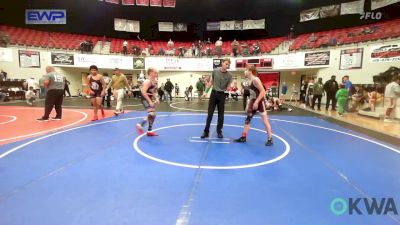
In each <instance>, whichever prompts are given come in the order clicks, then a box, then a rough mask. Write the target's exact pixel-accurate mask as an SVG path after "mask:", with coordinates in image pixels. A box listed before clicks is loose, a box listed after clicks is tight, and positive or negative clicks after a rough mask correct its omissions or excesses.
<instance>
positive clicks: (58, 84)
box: [37, 66, 65, 122]
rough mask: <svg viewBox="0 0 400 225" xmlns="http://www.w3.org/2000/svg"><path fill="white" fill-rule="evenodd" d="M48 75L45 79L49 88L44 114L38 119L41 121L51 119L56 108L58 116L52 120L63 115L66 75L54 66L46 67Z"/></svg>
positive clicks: (45, 84)
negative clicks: (61, 73) (59, 72)
mask: <svg viewBox="0 0 400 225" xmlns="http://www.w3.org/2000/svg"><path fill="white" fill-rule="evenodd" d="M46 73H47V74H46V76H45V78H44V81H43V85H44V87H45V88H47V90H48V91H47V95H46V100H45V102H44V105H45V108H44V115H43V116H42V117H41V118H39V119H37V121H39V122H45V121H49V115H50V113H51V111H52V110H53V107H55V109H56V116H55V117H53V118H51V119H52V120H61V117H62V108H61V105H62V102H63V99H64V85H65V83H64V76H63V75H60V74H58V73H57V72H56V71H55V70H54V67H51V66H47V67H46Z"/></svg>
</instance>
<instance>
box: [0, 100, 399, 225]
mask: <svg viewBox="0 0 400 225" xmlns="http://www.w3.org/2000/svg"><path fill="white" fill-rule="evenodd" d="M125 104H126V105H127V107H126V113H125V114H122V115H120V116H117V117H114V116H112V112H113V111H112V110H109V111H107V113H106V114H107V118H105V119H103V120H99V121H96V122H90V118H91V116H92V111H91V110H90V104H89V101H88V100H87V99H78V98H67V99H66V100H65V101H64V106H65V107H64V111H63V119H62V120H61V121H49V122H42V123H40V122H37V121H36V120H35V119H36V118H39V117H40V116H41V114H42V113H43V102H42V101H38V102H36V103H35V105H34V106H33V107H31V106H29V107H28V106H26V104H25V103H24V102H15V103H8V104H2V105H0V128H1V132H0V224H5V225H14V224H41V225H46V224H49V225H50V224H110V225H111V224H140V225H146V224H149V225H158V224H159V225H169V224H171V225H173V224H179V225H186V224H191V225H217V224H227V225H236V224H237V225H241V224H249V225H264V224H265V225H268V224H275V225H280V224H282V225H288V224H318V225H324V224H335V225H337V224H359V225H365V224H371V225H372V224H385V225H391V224H400V217H399V215H398V214H396V213H393V212H388V213H387V214H386V215H383V213H382V215H380V214H379V213H373V214H372V215H368V213H367V209H366V208H365V206H364V204H361V203H360V204H359V205H358V207H359V209H360V210H361V211H362V213H363V214H362V215H358V214H356V215H350V214H349V213H350V212H349V210H347V211H346V212H344V211H345V210H346V208H344V207H345V204H342V205H341V204H331V203H333V202H334V199H337V198H342V199H350V198H352V199H354V198H368V199H372V198H375V199H378V200H380V199H382V198H386V199H387V198H394V199H395V201H396V203H398V206H397V209H399V206H400V201H399V198H398V197H399V196H398V193H399V190H400V182H399V181H400V180H399V177H400V142H399V138H397V137H395V136H394V135H388V134H385V133H381V132H377V131H376V130H374V129H365V128H362V127H360V126H355V125H353V124H349V123H346V122H344V121H340V120H337V119H335V118H333V117H330V116H327V115H323V114H316V113H314V112H309V111H306V110H303V109H299V108H294V110H293V111H292V112H288V111H284V112H269V113H268V117H269V120H270V123H271V126H272V129H273V135H274V137H273V138H274V145H273V146H265V145H264V143H265V141H266V133H265V130H264V127H263V124H262V123H261V120H260V118H259V117H257V116H256V117H255V118H254V119H253V121H252V129H251V131H250V132H249V136H248V141H247V143H244V144H242V143H233V142H232V139H234V138H238V137H239V136H240V135H241V131H242V128H243V123H244V118H245V115H244V113H243V111H242V107H243V106H242V102H235V101H228V102H227V103H226V114H225V123H224V130H223V131H224V139H217V138H216V134H215V124H214V125H213V127H212V129H211V130H210V131H211V137H210V138H209V139H206V140H201V139H200V138H199V136H200V135H201V133H202V131H203V129H204V124H205V120H206V114H205V110H207V101H200V102H198V101H197V100H195V101H193V102H185V101H182V100H174V102H173V103H172V104H171V105H168V104H166V103H161V105H160V106H159V107H157V118H156V122H155V124H154V130H155V131H156V132H157V133H158V134H159V136H157V137H147V136H145V135H138V134H137V133H136V130H135V124H136V123H137V122H138V121H140V120H141V119H142V118H143V117H144V116H145V115H146V112H145V111H143V108H142V106H141V104H140V102H139V100H136V99H127V101H126V102H125ZM216 119H217V115H214V120H213V123H214V122H215V121H216ZM347 206H348V205H347ZM342 209H344V211H343V212H344V213H340V214H341V215H337V214H338V213H337V212H340V211H342Z"/></svg>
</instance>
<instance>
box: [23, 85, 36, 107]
mask: <svg viewBox="0 0 400 225" xmlns="http://www.w3.org/2000/svg"><path fill="white" fill-rule="evenodd" d="M25 99H26V103H27V104H28V105H32V104H33V102H34V101H35V100H36V94H35V92H34V91H33V87H30V88H29V90H28V91H27V92H26V93H25Z"/></svg>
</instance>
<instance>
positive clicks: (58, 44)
mask: <svg viewBox="0 0 400 225" xmlns="http://www.w3.org/2000/svg"><path fill="white" fill-rule="evenodd" d="M0 30H2V31H4V32H5V33H6V34H8V36H9V39H10V44H11V45H26V46H35V47H43V48H56V49H65V50H79V49H80V43H81V42H83V41H86V40H92V42H93V45H96V43H97V41H99V40H102V38H101V37H98V36H90V35H81V34H70V33H60V32H47V31H37V30H32V29H26V28H18V27H12V26H6V25H1V26H0ZM314 35H315V37H316V38H315V41H310V36H311V34H301V35H299V36H298V37H296V38H295V39H294V40H293V42H292V44H291V46H290V47H289V50H290V51H296V50H300V49H312V48H320V47H327V46H330V45H345V44H353V43H360V42H367V41H375V40H379V39H387V38H397V37H400V19H397V20H390V21H384V22H378V23H374V24H369V25H363V26H357V27H351V28H343V29H336V30H329V31H321V32H317V33H314ZM333 39H335V40H333ZM108 40H109V41H110V53H115V54H120V53H122V52H123V47H122V46H123V42H124V39H118V38H110V39H108ZM285 40H287V39H286V37H278V38H265V39H257V40H245V42H246V43H247V44H248V48H249V49H248V50H249V51H250V52H252V45H253V44H254V43H256V42H259V43H260V48H261V53H270V52H271V51H272V50H274V49H275V48H276V47H278V46H279V45H280V44H281V43H282V42H284V41H285ZM127 41H128V51H129V53H132V47H133V46H138V47H139V48H140V49H141V50H144V49H146V48H147V47H149V45H151V46H152V47H153V50H152V51H150V52H149V54H151V55H156V54H157V53H158V52H159V50H160V49H161V48H163V49H164V50H165V51H167V50H168V47H167V42H166V41H140V40H127ZM238 41H239V43H240V45H239V49H238V51H239V54H240V53H241V52H242V50H243V49H242V46H241V44H242V43H243V41H242V40H238ZM231 43H232V42H231V41H223V45H222V54H223V55H230V54H231V52H232V46H231ZM191 46H192V42H175V43H174V48H175V52H174V55H179V47H184V48H185V49H186V50H190V48H191ZM206 48H207V45H203V48H202V49H201V51H202V52H203V53H204V52H205V51H206ZM211 49H212V52H213V54H214V53H215V46H214V42H213V43H212V44H211Z"/></svg>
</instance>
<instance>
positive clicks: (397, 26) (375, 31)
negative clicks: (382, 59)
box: [289, 19, 400, 51]
mask: <svg viewBox="0 0 400 225" xmlns="http://www.w3.org/2000/svg"><path fill="white" fill-rule="evenodd" d="M314 35H315V37H316V40H315V41H310V39H309V38H310V36H311V34H301V35H299V36H298V37H297V38H296V39H295V40H294V41H293V43H292V45H291V46H290V47H289V50H291V51H294V50H299V49H312V48H320V47H324V46H330V45H333V46H334V45H345V44H354V43H360V42H367V41H376V40H380V39H388V38H397V37H400V19H397V20H390V21H385V22H378V23H374V24H368V25H363V26H357V27H351V28H344V29H336V30H329V31H321V32H317V33H314ZM333 39H336V43H335V42H332V40H333Z"/></svg>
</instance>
